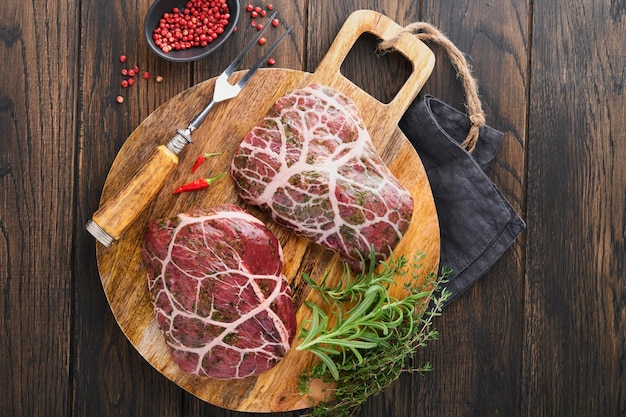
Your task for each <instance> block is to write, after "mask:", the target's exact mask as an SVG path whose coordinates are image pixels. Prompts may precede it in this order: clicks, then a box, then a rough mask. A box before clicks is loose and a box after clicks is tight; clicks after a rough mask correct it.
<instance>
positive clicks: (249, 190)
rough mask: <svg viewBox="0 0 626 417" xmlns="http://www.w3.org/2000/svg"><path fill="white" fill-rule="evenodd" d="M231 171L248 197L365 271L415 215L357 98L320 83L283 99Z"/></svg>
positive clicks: (247, 139)
mask: <svg viewBox="0 0 626 417" xmlns="http://www.w3.org/2000/svg"><path fill="white" fill-rule="evenodd" d="M231 174H232V177H233V179H234V181H235V186H236V189H237V192H238V193H239V195H240V196H241V197H242V198H243V200H245V201H246V202H247V203H250V204H253V205H257V206H260V207H261V208H263V209H265V210H267V211H269V212H270V213H271V215H272V218H273V219H274V221H276V222H277V223H279V224H280V225H282V226H284V227H287V228H289V229H291V230H293V231H294V232H295V233H296V234H298V235H300V236H304V237H306V238H307V239H309V240H311V241H313V242H316V243H319V244H321V245H322V246H325V247H327V248H329V249H331V250H333V251H335V252H336V253H337V254H338V255H339V257H340V258H341V259H342V260H343V261H344V262H347V263H348V264H349V265H350V266H351V267H352V268H353V269H354V270H357V271H359V270H360V268H361V255H363V256H364V257H365V258H367V257H368V255H369V253H370V248H371V247H372V246H373V247H374V249H375V251H376V257H377V260H381V259H385V258H386V257H387V256H388V255H389V252H390V248H393V247H395V245H396V244H397V243H398V241H399V240H400V239H401V238H402V236H403V235H404V233H405V232H406V230H407V229H408V227H409V224H410V222H411V217H412V214H413V198H412V196H411V194H410V193H409V192H408V191H407V190H406V189H405V188H404V187H403V186H402V185H401V184H400V182H399V181H398V180H397V179H396V178H395V177H394V175H393V174H392V173H391V172H390V171H389V169H388V168H387V167H386V166H385V164H384V162H383V161H382V159H381V158H380V156H379V155H378V154H377V153H376V149H375V148H374V146H373V144H372V141H371V138H370V136H369V133H368V132H367V130H366V128H365V125H364V123H363V120H362V119H361V117H360V115H359V112H358V109H357V107H356V105H355V104H354V103H353V102H352V101H351V100H350V99H349V98H348V97H346V96H345V95H343V94H341V93H339V92H337V91H335V90H333V89H331V88H329V87H327V86H322V85H319V84H312V85H310V86H308V87H306V88H302V89H299V90H295V91H293V92H291V93H288V94H286V95H285V96H283V97H281V98H280V99H279V100H278V101H277V102H276V104H275V105H274V106H273V108H272V109H271V110H270V111H269V112H268V114H267V115H266V116H265V118H264V119H263V120H262V121H261V122H260V123H259V124H258V125H257V126H256V127H254V128H253V129H252V131H251V132H250V133H249V134H248V135H246V137H245V138H244V140H243V141H242V143H241V145H240V147H239V149H238V150H237V151H236V153H235V155H234V157H233V160H232V165H231Z"/></svg>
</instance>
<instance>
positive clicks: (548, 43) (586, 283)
mask: <svg viewBox="0 0 626 417" xmlns="http://www.w3.org/2000/svg"><path fill="white" fill-rule="evenodd" d="M533 16H534V18H533V50H532V57H533V63H532V83H531V87H530V103H531V107H530V117H529V121H530V124H529V138H531V139H532V140H531V141H530V143H529V145H530V146H529V153H528V170H529V171H528V172H529V177H528V221H529V223H530V224H531V225H532V228H531V229H529V234H528V239H529V245H528V257H527V258H528V285H527V291H526V299H527V306H526V316H527V325H526V338H525V342H526V343H525V349H524V358H525V359H524V382H525V388H526V389H525V393H524V397H523V398H522V402H521V404H522V410H521V415H524V416H544V415H551V416H565V415H567V416H574V417H576V416H587V415H598V416H601V415H603V416H618V415H624V414H625V413H626V384H624V381H626V371H625V369H624V352H625V350H626V320H625V319H626V303H624V300H625V298H626V287H625V285H624V277H626V264H625V260H626V250H625V246H624V242H625V236H626V234H625V233H626V227H625V225H626V211H624V206H625V204H626V169H625V168H624V160H625V158H626V140H624V131H626V108H625V107H624V56H626V45H625V44H624V38H625V36H626V8H625V7H624V4H623V2H612V1H611V2H609V1H600V2H598V1H592V0H586V1H581V2H577V3H576V4H570V3H566V2H551V1H545V0H540V1H536V2H534V12H533Z"/></svg>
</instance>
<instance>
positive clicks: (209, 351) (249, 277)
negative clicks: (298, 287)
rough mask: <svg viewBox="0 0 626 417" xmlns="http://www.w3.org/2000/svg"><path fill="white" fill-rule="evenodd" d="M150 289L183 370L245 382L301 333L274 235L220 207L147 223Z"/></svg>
mask: <svg viewBox="0 0 626 417" xmlns="http://www.w3.org/2000/svg"><path fill="white" fill-rule="evenodd" d="M142 255H143V258H144V262H145V264H146V266H147V269H148V287H149V290H150V298H151V300H152V303H153V306H154V312H155V315H156V319H157V322H158V324H159V327H160V328H161V330H162V331H163V335H164V336H165V341H166V343H167V346H168V348H169V350H170V353H171V356H172V359H173V360H174V362H176V364H177V365H178V366H179V367H180V368H181V369H182V370H183V371H185V372H187V373H190V374H195V375H200V376H208V377H211V378H216V379H232V378H245V377H248V376H252V375H257V374H259V373H262V372H264V371H267V370H268V369H270V368H272V367H273V366H274V365H275V364H276V363H277V362H278V361H279V360H280V359H282V357H283V356H285V354H286V352H287V350H288V349H289V348H290V344H291V341H292V340H293V337H294V335H295V332H296V327H297V324H296V317H295V310H294V306H293V303H292V300H291V289H290V288H289V286H288V285H287V280H286V279H285V277H284V275H283V274H282V272H281V271H282V266H283V255H282V248H281V246H280V243H279V242H278V240H277V239H276V236H275V235H274V234H273V233H272V232H271V231H270V230H269V229H267V227H265V225H264V224H263V223H262V222H261V221H260V220H258V219H257V218H255V217H254V216H252V215H251V214H249V213H248V212H247V211H245V210H244V209H242V208H240V207H237V206H233V205H223V206H219V207H216V208H214V209H212V210H210V211H209V212H207V213H201V212H194V213H191V214H179V215H178V216H176V217H173V218H170V219H163V220H157V221H154V222H152V223H150V224H149V225H148V229H147V232H146V235H145V239H144V243H143V246H142Z"/></svg>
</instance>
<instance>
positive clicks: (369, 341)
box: [296, 251, 449, 416]
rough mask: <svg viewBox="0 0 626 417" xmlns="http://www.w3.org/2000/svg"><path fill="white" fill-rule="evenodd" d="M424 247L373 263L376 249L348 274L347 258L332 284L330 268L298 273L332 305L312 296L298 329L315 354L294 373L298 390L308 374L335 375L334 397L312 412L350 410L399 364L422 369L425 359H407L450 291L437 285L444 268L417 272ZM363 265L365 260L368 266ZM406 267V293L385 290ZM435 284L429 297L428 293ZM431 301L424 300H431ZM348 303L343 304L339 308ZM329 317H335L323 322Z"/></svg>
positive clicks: (428, 336)
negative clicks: (318, 273)
mask: <svg viewBox="0 0 626 417" xmlns="http://www.w3.org/2000/svg"><path fill="white" fill-rule="evenodd" d="M423 256H424V255H423V254H416V255H415V256H414V257H413V260H412V262H409V260H408V259H407V258H406V257H405V256H404V255H402V256H400V257H398V258H395V257H394V256H393V255H391V256H390V257H389V258H388V260H387V261H384V262H380V264H381V267H380V271H377V270H376V266H377V265H376V262H375V254H374V253H373V251H372V253H371V254H370V257H369V262H365V260H363V263H362V264H363V272H361V273H359V274H357V275H355V276H352V274H351V271H350V269H349V267H348V266H347V265H345V267H344V271H343V274H342V276H341V279H340V280H339V283H338V284H337V285H336V286H329V285H327V283H326V282H327V278H328V276H329V274H328V273H326V275H325V276H324V277H323V278H322V280H321V282H320V283H319V284H318V283H316V282H315V281H314V280H313V279H312V278H311V277H310V276H308V275H306V274H304V275H303V278H304V280H305V281H306V282H307V283H308V284H309V285H311V287H312V288H313V289H314V290H315V291H317V292H318V293H319V294H320V295H321V297H322V298H323V299H324V301H325V302H326V303H328V304H329V305H331V306H333V313H332V315H331V316H330V317H329V315H328V314H326V313H325V311H324V310H323V309H322V308H321V307H319V306H317V305H316V304H314V303H310V302H307V303H306V305H307V307H308V308H309V309H311V313H312V317H311V319H309V320H307V321H305V322H304V323H303V324H302V326H301V329H300V338H301V339H302V341H301V343H300V345H298V346H297V347H296V349H298V350H306V351H310V352H312V353H314V354H315V355H317V356H318V357H319V359H320V362H319V363H318V364H317V365H315V366H314V367H313V368H312V369H311V370H309V371H307V372H304V373H303V374H302V375H301V378H300V391H301V392H302V393H303V394H304V393H307V392H308V385H309V381H310V380H311V379H321V380H322V381H324V382H326V383H335V385H336V388H334V390H333V392H332V396H333V397H334V398H333V399H331V400H329V401H328V402H323V403H321V404H318V405H317V406H315V407H314V408H313V409H312V410H311V413H310V415H311V416H328V415H333V416H349V415H352V414H353V413H354V412H355V411H357V410H358V408H359V407H360V406H361V404H363V403H364V402H365V401H366V400H367V398H369V397H370V396H371V395H377V394H379V393H380V392H382V391H383V390H384V389H385V388H387V387H388V386H389V385H390V384H391V383H392V382H393V381H395V380H396V379H398V377H399V376H400V375H401V374H402V373H403V372H420V373H423V372H427V371H429V370H430V369H431V366H430V364H425V365H422V366H419V367H416V366H414V365H412V363H411V362H412V356H413V354H414V353H415V352H416V351H417V349H418V348H420V347H423V346H426V344H427V343H428V342H429V341H432V340H435V339H436V338H437V335H438V333H437V331H436V330H434V329H433V328H432V320H433V318H434V317H436V316H438V315H440V314H441V308H442V305H443V303H444V302H445V301H446V299H447V297H449V293H448V292H447V291H446V290H445V289H443V290H442V288H441V285H442V284H443V283H444V282H445V279H446V277H447V276H448V274H449V270H445V269H444V271H443V273H442V275H441V276H437V274H436V273H429V274H427V275H426V276H425V277H424V279H421V277H420V275H419V269H420V268H421V260H422V259H423ZM367 265H369V266H367ZM407 273H410V274H411V279H410V280H408V282H407V283H406V284H405V285H404V288H405V289H406V290H407V291H408V294H409V295H408V296H407V297H406V298H403V299H398V298H395V297H393V296H391V295H390V294H389V291H388V290H389V288H390V286H391V285H396V283H395V281H396V279H397V278H398V277H400V276H404V275H405V274H407ZM439 291H440V292H441V295H440V296H438V297H435V296H434V294H436V293H438V292H439ZM431 302H432V304H431V307H432V308H429V303H431ZM346 304H348V305H349V306H351V307H349V308H348V311H347V312H343V310H344V308H345V307H344V306H345V305H346ZM333 319H334V321H335V323H334V325H333V326H332V327H330V326H329V324H330V323H331V321H332V320H333Z"/></svg>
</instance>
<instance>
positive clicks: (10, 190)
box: [0, 1, 78, 416]
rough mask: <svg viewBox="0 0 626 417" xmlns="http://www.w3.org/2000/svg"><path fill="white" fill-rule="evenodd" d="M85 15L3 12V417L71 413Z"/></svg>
mask: <svg viewBox="0 0 626 417" xmlns="http://www.w3.org/2000/svg"><path fill="white" fill-rule="evenodd" d="M77 7H78V2H77V1H67V2H63V3H51V4H47V2H45V1H33V2H26V3H25V2H21V1H9V2H8V3H7V2H5V3H4V4H3V6H2V10H1V11H0V56H1V57H2V61H3V64H2V65H3V67H2V68H3V76H2V78H1V80H0V131H2V139H1V140H0V142H1V144H0V287H1V288H2V297H1V298H0V328H2V336H0V338H1V339H2V343H1V344H0V345H1V347H0V374H1V375H2V384H0V408H1V409H2V410H3V413H5V414H7V415H13V416H27V415H29V416H35V415H38V416H39V415H67V414H68V412H69V410H68V407H69V403H70V398H71V391H70V389H69V386H68V382H69V380H70V329H71V315H72V308H71V283H72V270H71V257H72V233H71V230H72V220H73V217H72V215H73V207H72V200H73V192H74V190H73V179H74V153H75V151H76V141H75V138H76V129H77V124H76V118H75V116H74V112H73V110H74V102H73V100H72V98H73V96H74V92H75V82H74V79H75V69H76V67H75V62H76V60H77V55H78V38H77V36H76V33H77V30H78V22H76V21H74V20H73V19H72V18H71V17H72V14H73V11H74V10H75V9H76V8H77ZM59 48H63V50H64V53H63V54H59V52H58V51H59ZM41 381H45V383H42V382H41Z"/></svg>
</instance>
